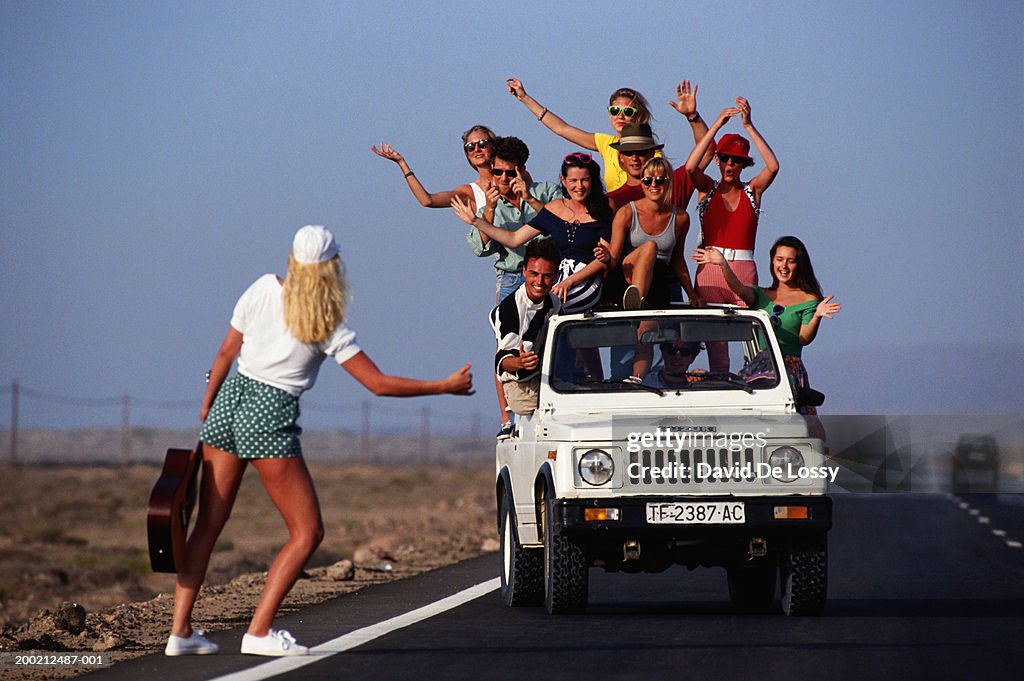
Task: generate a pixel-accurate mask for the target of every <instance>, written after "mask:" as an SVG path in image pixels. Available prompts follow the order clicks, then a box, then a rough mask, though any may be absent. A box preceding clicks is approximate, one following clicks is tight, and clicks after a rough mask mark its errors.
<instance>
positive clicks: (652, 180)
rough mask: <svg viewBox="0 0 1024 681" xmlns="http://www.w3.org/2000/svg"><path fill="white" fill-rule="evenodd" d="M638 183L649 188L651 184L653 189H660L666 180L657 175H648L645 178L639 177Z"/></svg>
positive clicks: (662, 176)
mask: <svg viewBox="0 0 1024 681" xmlns="http://www.w3.org/2000/svg"><path fill="white" fill-rule="evenodd" d="M640 181H641V182H643V183H644V186H645V187H650V186H651V185H652V184H653V185H654V186H655V187H660V186H661V185H663V184H665V183H666V182H668V178H667V177H665V176H664V175H657V176H654V177H652V176H650V175H648V176H647V177H641V178H640Z"/></svg>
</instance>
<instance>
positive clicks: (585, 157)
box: [562, 152, 594, 166]
mask: <svg viewBox="0 0 1024 681" xmlns="http://www.w3.org/2000/svg"><path fill="white" fill-rule="evenodd" d="M593 160H594V157H593V156H591V155H590V154H583V153H580V152H576V153H575V154H567V155H566V157H565V158H563V159H562V163H565V164H568V165H571V166H586V165H590V164H591V163H592V162H593Z"/></svg>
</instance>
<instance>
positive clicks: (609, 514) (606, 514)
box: [583, 508, 619, 521]
mask: <svg viewBox="0 0 1024 681" xmlns="http://www.w3.org/2000/svg"><path fill="white" fill-rule="evenodd" d="M583 519H584V520H587V521H590V520H618V519H619V509H617V508H585V509H583Z"/></svg>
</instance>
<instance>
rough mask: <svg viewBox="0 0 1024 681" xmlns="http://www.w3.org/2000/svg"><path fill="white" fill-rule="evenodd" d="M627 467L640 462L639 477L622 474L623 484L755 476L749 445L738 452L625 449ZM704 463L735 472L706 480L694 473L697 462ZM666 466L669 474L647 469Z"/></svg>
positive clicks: (672, 483) (670, 483) (736, 478)
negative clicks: (743, 471) (640, 472)
mask: <svg viewBox="0 0 1024 681" xmlns="http://www.w3.org/2000/svg"><path fill="white" fill-rule="evenodd" d="M629 463H630V466H629V467H627V468H626V470H627V471H631V470H636V467H635V466H632V464H636V463H638V464H640V466H641V467H642V470H643V472H644V475H643V476H635V475H629V474H627V475H626V483H627V484H630V485H674V484H679V483H682V484H684V485H685V484H689V483H703V482H739V481H741V480H747V481H751V480H754V479H756V475H755V471H756V467H755V463H756V462H755V460H754V450H753V449H752V448H750V447H748V448H746V449H744V450H742V451H739V450H731V451H730V450H729V449H724V448H723V449H692V450H691V449H679V450H676V449H653V450H652V449H644V450H641V451H639V452H629ZM699 463H706V464H708V465H709V466H711V467H712V468H719V467H721V468H727V467H732V468H733V469H734V471H735V473H734V474H733V475H732V476H731V477H724V476H723V477H721V478H714V479H710V480H709V479H708V478H706V477H704V476H699V475H697V473H698V472H703V471H698V470H697V464H699ZM665 467H669V468H670V469H671V470H670V471H669V472H670V473H671V475H672V476H673V477H667V478H666V477H661V476H659V477H654V476H652V475H651V472H650V469H651V468H661V469H664V468H665ZM741 469H745V470H746V471H749V472H750V474H749V475H747V476H743V475H740V474H739V473H740V471H741Z"/></svg>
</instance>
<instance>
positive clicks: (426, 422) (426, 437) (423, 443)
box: [420, 406, 430, 464]
mask: <svg viewBox="0 0 1024 681" xmlns="http://www.w3.org/2000/svg"><path fill="white" fill-rule="evenodd" d="M429 458H430V407H429V406H424V407H423V412H422V414H421V416H420V463H424V464H425V463H427V461H428V459H429Z"/></svg>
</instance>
